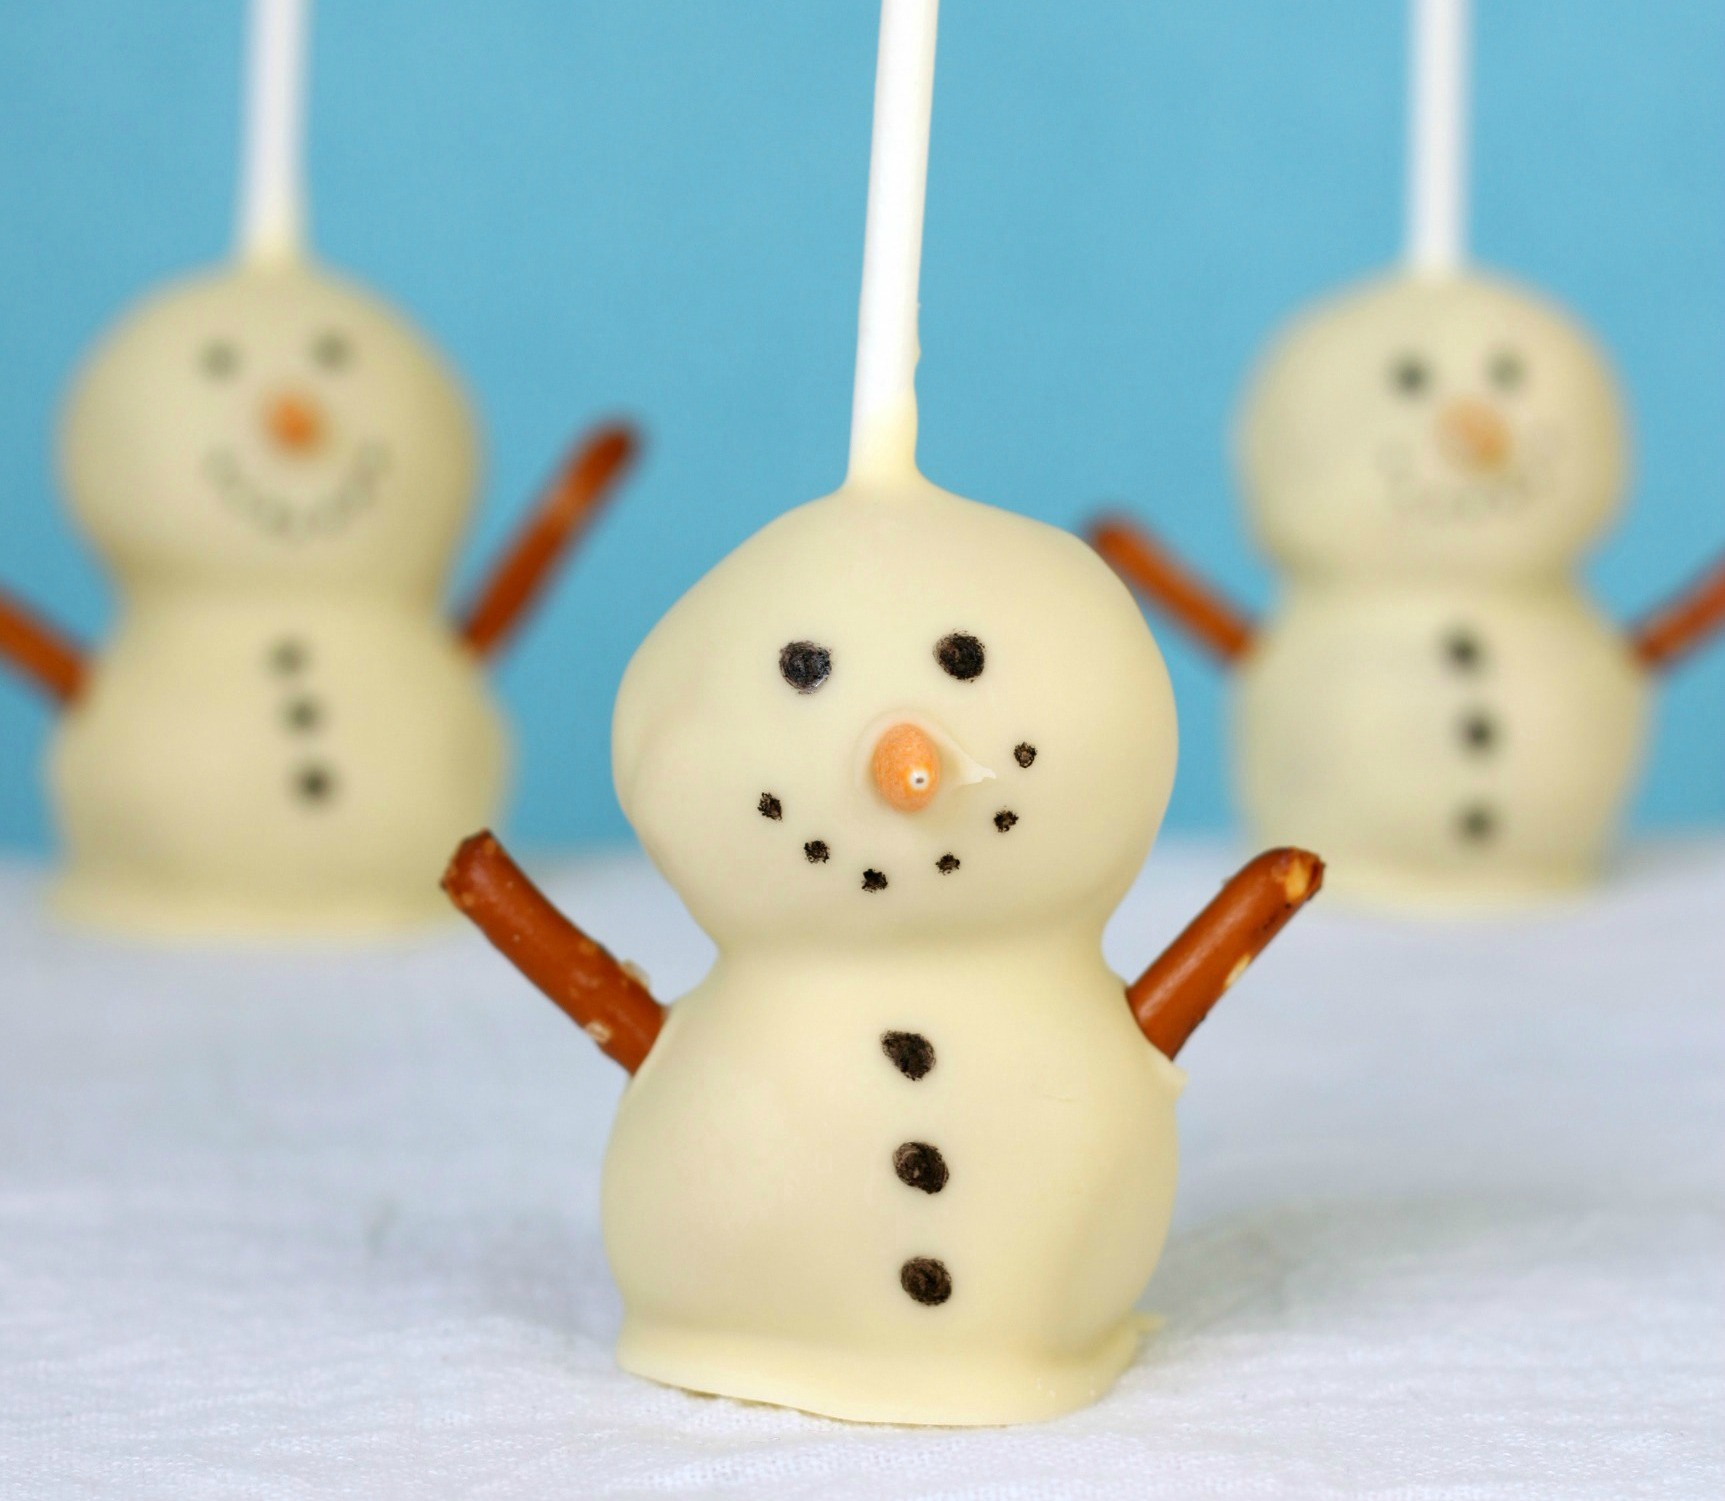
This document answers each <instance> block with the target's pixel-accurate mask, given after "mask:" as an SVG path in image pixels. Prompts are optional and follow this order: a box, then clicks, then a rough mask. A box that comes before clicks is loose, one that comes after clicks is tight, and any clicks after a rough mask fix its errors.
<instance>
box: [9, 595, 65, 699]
mask: <svg viewBox="0 0 1725 1501" xmlns="http://www.w3.org/2000/svg"><path fill="white" fill-rule="evenodd" d="M0 662H10V663H11V664H12V666H13V667H14V668H16V669H17V671H18V672H19V673H20V674H21V675H22V676H24V677H27V678H29V679H30V681H31V682H33V683H34V684H36V686H37V687H38V688H40V689H41V690H42V691H43V692H44V693H46V694H47V695H48V696H49V697H50V698H52V699H53V700H54V701H55V702H56V703H60V704H69V703H71V702H72V701H73V700H74V699H76V698H77V697H78V695H79V693H81V692H82V691H83V688H84V677H85V666H84V654H83V652H81V651H80V650H79V649H78V647H77V646H75V645H74V644H73V643H72V642H71V641H70V640H69V639H68V638H67V637H65V636H63V635H61V634H60V632H59V631H57V630H55V629H54V627H53V626H51V625H49V624H48V623H47V622H46V621H45V620H43V619H42V618H41V617H40V616H38V615H37V614H36V613H35V611H33V610H29V609H26V608H25V607H24V605H23V604H21V603H20V602H19V601H18V600H15V599H12V598H10V597H9V596H7V595H6V594H5V593H4V592H0Z"/></svg>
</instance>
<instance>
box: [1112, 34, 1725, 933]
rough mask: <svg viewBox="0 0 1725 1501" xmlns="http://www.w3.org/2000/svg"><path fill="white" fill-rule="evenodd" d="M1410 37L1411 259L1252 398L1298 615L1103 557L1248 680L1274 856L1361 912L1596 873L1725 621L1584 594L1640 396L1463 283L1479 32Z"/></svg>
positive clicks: (1714, 580) (1275, 543) (1540, 311)
mask: <svg viewBox="0 0 1725 1501" xmlns="http://www.w3.org/2000/svg"><path fill="white" fill-rule="evenodd" d="M1414 19H1415V24H1416V30H1417V41H1416V48H1415V55H1416V58H1417V63H1416V67H1415V94H1416V100H1415V107H1414V110H1413V119H1414V133H1413V143H1412V148H1413V149H1412V168H1413V170H1412V174H1411V175H1412V182H1413V189H1412V193H1411V195H1410V210H1411V212H1410V234H1409V242H1410V264H1409V266H1408V267H1407V269H1406V270H1405V271H1404V272H1403V273H1402V274H1400V275H1397V276H1393V277H1386V278H1384V279H1382V280H1378V281H1374V282H1371V283H1368V284H1367V285H1365V286H1363V287H1359V288H1356V289H1352V290H1350V291H1348V292H1346V293H1344V294H1342V295H1341V296H1339V297H1337V298H1335V299H1333V300H1331V301H1329V302H1327V303H1325V304H1323V305H1321V306H1320V307H1318V308H1317V309H1316V310H1315V311H1312V312H1309V313H1307V314H1306V315H1305V316H1303V317H1302V318H1301V319H1299V320H1298V321H1297V322H1296V323H1295V325H1294V326H1293V328H1292V329H1291V330H1289V331H1288V332H1287V333H1286V334H1284V335H1283V337H1282V338H1281V339H1280V341H1279V342H1278V343H1277V345H1276V346H1275V347H1274V349H1273V350H1272V351H1271V353H1270V355H1269V357H1268V358H1267V359H1266V360H1265V362H1264V364H1263V367H1262V368H1261V370H1260V371H1259V372H1258V375H1257V378H1256V380H1255V382H1254V383H1253V386H1252V389H1251V391H1250V394H1249V395H1248V396H1247V399H1246V403H1245V410H1244V416H1243V420H1242V422H1241V431H1240V451H1241V463H1242V468H1243V471H1244V475H1243V478H1244V490H1245V495H1246V501H1247V505H1248V508H1249V510H1250V513H1251V517H1252V521H1253V523H1254V526H1255V529H1256V531H1257V534H1258V537H1259V540H1260V541H1261V543H1262V545H1263V546H1264V548H1265V549H1266V551H1267V552H1268V553H1269V555H1270V557H1271V558H1272V560H1273V561H1274V562H1275V564H1276V565H1277V566H1278V567H1279V568H1280V569H1282V570H1283V571H1284V573H1285V582H1286V592H1285V596H1284V598H1283V601H1282V603H1281V604H1280V606H1279V607H1278V609H1277V611H1276V612H1275V614H1274V615H1273V616H1272V617H1271V618H1270V619H1269V620H1268V621H1267V622H1265V623H1263V624H1261V625H1260V624H1258V623H1255V622H1253V621H1251V620H1249V619H1248V618H1247V617H1246V615H1245V613H1244V612H1242V611H1241V610H1239V609H1238V608H1236V607H1235V606H1233V605H1231V604H1230V603H1229V602H1227V601H1226V600H1223V599H1222V598H1220V597H1219V596H1218V595H1217V594H1216V593H1215V591H1213V590H1212V589H1210V588H1209V587H1208V586H1207V585H1205V584H1203V583H1202V582H1200V581H1199V580H1197V579H1196V578H1194V577H1193V576H1192V575H1191V574H1189V573H1188V572H1187V571H1186V570H1185V569H1184V568H1182V567H1181V566H1180V565H1179V564H1177V563H1176V562H1175V561H1174V560H1173V559H1172V558H1171V557H1170V556H1169V555H1168V554H1167V553H1165V552H1164V551H1163V550H1162V549H1161V548H1160V547H1159V546H1158V545H1157V544H1156V543H1155V542H1154V541H1153V540H1152V539H1151V538H1150V537H1148V536H1147V535H1146V534H1145V533H1143V532H1142V531H1141V530H1139V529H1138V528H1136V527H1135V526H1134V525H1133V524H1132V523H1131V522H1129V521H1127V520H1125V519H1123V518H1118V517H1116V518H1109V519H1107V520H1105V521H1103V522H1101V523H1099V524H1098V525H1097V526H1096V528H1095V529H1094V531H1093V534H1092V535H1093V539H1094V540H1095V542H1096V545H1097V546H1098V547H1099V549H1100V550H1101V551H1102V553H1103V554H1104V556H1106V557H1107V558H1108V559H1109V560H1110V561H1111V562H1112V563H1113V564H1114V565H1115V566H1116V567H1117V568H1118V569H1119V571H1120V572H1121V574H1122V575H1123V576H1124V577H1125V578H1126V579H1127V580H1128V581H1129V582H1131V583H1132V584H1134V585H1135V586H1136V587H1137V588H1138V589H1139V590H1140V591H1141V592H1142V593H1143V594H1144V595H1145V596H1146V597H1147V598H1148V599H1150V600H1151V601H1152V603H1154V604H1156V605H1158V606H1160V607H1162V608H1163V609H1165V610H1166V611H1167V612H1168V613H1169V614H1170V615H1172V616H1173V617H1174V618H1175V619H1176V620H1178V621H1180V622H1181V623H1182V624H1183V625H1185V626H1186V627H1187V628H1189V629H1190V630H1191V631H1192V632H1193V634H1194V635H1195V636H1196V637H1197V639H1198V640H1199V641H1200V642H1202V643H1203V644H1205V645H1206V646H1208V647H1209V648H1211V649H1212V650H1213V651H1214V652H1215V654H1216V655H1217V656H1219V657H1220V658H1221V659H1222V660H1223V661H1225V662H1228V663H1230V664H1232V665H1233V667H1234V670H1235V674H1236V681H1235V690H1236V692H1235V706H1234V708H1235V712H1234V739H1235V760H1236V772H1237V780H1238V795H1239V798H1240V801H1241V803H1242V805H1243V807H1244V810H1245V812H1246V815H1247V817H1248V820H1249V821H1250V823H1251V825H1252V827H1253V829H1254V830H1255V832H1257V833H1258V834H1259V835H1261V836H1262V837H1265V838H1269V839H1276V840H1283V839H1287V840H1297V841H1301V842H1306V841H1309V842H1312V843H1314V844H1316V845H1318V847H1320V848H1321V849H1323V851H1324V853H1325V855H1326V857H1327V858H1328V859H1329V861H1330V864H1331V870H1332V874H1333V877H1334V880H1335V884H1336V885H1337V888H1338V889H1341V890H1344V891H1346V892H1349V893H1352V894H1355V895H1358V896H1362V897H1367V898H1369V899H1375V900H1380V901H1387V902H1391V903H1406V904H1415V905H1427V904H1435V905H1462V906H1465V905H1484V904H1493V903H1498V902H1502V901H1505V900H1509V901H1515V900H1520V899H1527V898H1532V897H1536V896H1538V895H1540V894H1542V893H1546V892H1549V891H1553V890H1558V889H1562V888H1564V887H1568V886H1573V885H1575V884H1577V883H1580V882H1582V881H1585V880H1587V879H1588V878H1590V877H1592V876H1593V875H1594V874H1595V873H1596V872H1597V870H1598V869H1599V866H1600V864H1601V862H1602V860H1603V859H1604V857H1605V855H1606V853H1607V852H1608V850H1609V848H1610V844H1611V840H1612V834H1613V831H1614V828H1615V826H1616V823H1617V820H1618V817H1619V814H1620V812H1621V809H1622V806H1623V804H1624V801H1625V799H1626V797H1627V795H1628V792H1629V789H1630V788H1631V786H1632V784H1633V780H1634V777H1635V773H1636V770H1637V767H1638V765H1639V763H1640V759H1641V752H1642V743H1643V740H1644V737H1645V733H1646V728H1645V727H1646V718H1647V697H1648V685H1649V678H1650V676H1651V675H1652V674H1653V673H1655V672H1657V671H1661V670H1664V669H1665V668H1667V667H1669V666H1670V665H1671V664H1672V663H1674V662H1675V661H1677V660H1678V659H1679V658H1680V657H1681V656H1682V655H1683V654H1684V653H1685V652H1687V651H1688V650H1690V649H1692V648H1693V647H1694V646H1696V645H1697V644H1699V643H1700V642H1701V641H1702V640H1704V639H1705V638H1706V636H1707V635H1708V634H1710V633H1711V632H1713V631H1714V630H1716V629H1717V628H1718V627H1719V625H1720V624H1721V622H1725V564H1721V565H1718V566H1716V567H1715V569H1714V571H1713V572H1712V573H1711V574H1710V575H1708V576H1707V577H1705V578H1703V579H1702V580H1700V582H1699V583H1698V584H1697V585H1696V586H1695V587H1694V588H1692V589H1691V590H1690V591H1689V592H1688V593H1686V594H1685V595H1683V596H1682V597H1681V598H1680V599H1678V600H1677V601H1676V602H1675V603H1674V604H1672V605H1671V606H1670V607H1668V608H1667V609H1666V610H1663V611H1661V612H1659V613H1658V614H1656V615H1655V616H1652V617H1650V618H1649V619H1648V620H1647V621H1645V622H1643V623H1642V624H1641V625H1640V626H1638V627H1636V628H1634V629H1631V630H1627V631H1626V630H1624V629H1623V628H1621V627H1619V626H1618V625H1616V624H1615V623H1613V622H1611V621H1609V620H1607V619H1606V618H1604V616H1602V614H1601V613H1600V612H1599V610H1598V608H1597V607H1596V606H1595V605H1594V604H1593V603H1592V602H1591V601H1590V600H1589V599H1588V598H1587V597H1586V595H1585V594H1584V593H1583V591H1582V588H1581V586H1580V584H1579V583H1578V581H1577V580H1576V578H1575V576H1574V569H1575V567H1576V564H1577V563H1578V562H1579V560H1580V559H1581V557H1582V555H1583V554H1584V552H1585V550H1586V548H1587V546H1588V544H1589V543H1590V542H1591V541H1592V540H1593V539H1594V538H1595V536H1596V535H1597V534H1598V533H1599V531H1600V530H1601V529H1602V528H1603V526H1604V525H1605V523H1606V522H1607V520H1608V519H1609V517H1610V516H1611V513H1612V512H1613V511H1614V510H1615V509H1616V507H1617V505H1618V502H1619V498H1620V496H1621V493H1622V490H1623V485H1624V468H1625V458H1624V451H1625V435H1624V426H1625V424H1624V417H1623V410H1622V403H1621V400H1620V397H1619V395H1618V391H1617V387H1616V382H1615V380H1614V378H1613V376H1612V373H1611V370H1610V368H1609V366H1608V365H1607V363H1606V360H1605V357H1604V356H1603V354H1602V353H1601V352H1600V350H1599V349H1598V347H1597V346H1596V345H1595V343H1594V341H1593V340H1592V339H1591V338H1590V337H1589V336H1588V334H1587V333H1586V332H1585V331H1584V330H1583V329H1582V328H1580V327H1579V326H1578V325H1577V324H1576V323H1575V322H1574V320H1573V319H1571V318H1570V317H1569V316H1568V315H1567V314H1565V313H1564V312H1563V311H1561V310H1560V309H1559V308H1557V307H1556V306H1554V305H1553V304H1552V303H1550V302H1549V301H1547V300H1546V299H1544V298H1543V297H1540V296H1539V295H1537V294H1535V293H1533V292H1531V291H1529V290H1527V289H1525V288H1522V287H1519V286H1516V285H1514V284H1512V283H1510V282H1508V281H1504V280H1501V279H1499V278H1496V277H1493V276H1488V275H1485V274H1482V273H1480V272H1478V271H1476V270H1473V269H1471V268H1468V267H1466V266H1465V265H1464V264H1463V259H1462V255H1461V239H1462V236H1461V218H1462V201H1463V182H1462V179H1463V172H1462V163H1463V149H1462V121H1463V118H1464V110H1463V105H1462V92H1463V79H1464V73H1465V70H1464V44H1465V21H1466V15H1465V7H1464V5H1462V4H1461V3H1459V0H1419V3H1417V4H1416V6H1415V16H1414Z"/></svg>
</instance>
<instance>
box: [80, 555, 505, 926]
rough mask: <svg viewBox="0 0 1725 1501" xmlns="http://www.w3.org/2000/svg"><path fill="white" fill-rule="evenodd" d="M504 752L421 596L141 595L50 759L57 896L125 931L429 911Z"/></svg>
mask: <svg viewBox="0 0 1725 1501" xmlns="http://www.w3.org/2000/svg"><path fill="white" fill-rule="evenodd" d="M504 762H505V749H504V737H503V732H502V727H501V723H500V720H499V718H498V715H497V713H496V711H495V709H494V708H493V706H492V704H491V702H490V695H489V693H488V691H487V688H486V685H485V683H484V681H483V679H482V677H481V674H480V671H479V668H478V665H477V663H476V661H475V660H474V658H473V657H472V655H471V654H470V653H469V652H467V651H466V650H464V649H463V648H462V647H461V646H460V645H459V644H458V643H457V642H456V640H455V639H454V637H453V635H452V633H451V632H450V630H449V628H448V625H447V623H446V622H445V621H443V620H441V619H440V618H438V617H437V616H436V615H435V614H434V613H433V612H432V611H431V610H429V609H427V608H426V607H424V606H423V605H419V604H416V603H414V602H412V601H398V600H390V599H378V598H373V597H368V596H366V595H359V596H356V597H350V598H340V597H327V596H313V597H310V598H306V599H300V600H296V599H294V598H292V597H291V596H285V597H266V598H262V599H248V598H244V597H239V598H234V597H224V596H221V595H206V594H202V593H200V592H198V591H182V590H177V589H176V590H168V591H161V592H158V593H157V594H154V595H145V596H143V597H141V598H137V599H134V600H132V601H130V602H129V603H128V607H127V609H126V610H125V613H124V616H123V618H122V622H121V624H120V627H119V629H118V630H117V632H116V633H115V634H114V636H113V637H112V639H111V640H110V642H109V643H108V645H107V647H106V649H105V651H104V653H103V655H102V658H101V660H100V662H99V664H98V666H97V668H96V670H95V671H94V673H93V674H92V677H91V681H90V683H89V685H88V688H87V691H86V693H85V694H84V696H83V697H82V699H81V700H80V702H79V703H78V704H77V705H76V706H75V708H74V709H73V710H72V711H71V712H70V713H69V714H68V715H67V717H66V719H65V721H64V722H63V724H62V725H61V728H60V732H59V735H58V737H57V740H56V743H55V744H54V746H53V748H52V750H51V753H50V762H49V765H50V778H51V782H52V790H53V794H54V799H55V803H56V806H57V808H58V811H59V816H60V822H61V826H62V828H63V831H64V834H65V839H66V845H67V851H68V856H69V862H68V874H67V877H66V879H65V881H64V883H63V885H62V888H61V892H60V899H61V904H62V906H63V907H64V908H65V909H66V910H67V911H68V912H69V913H70V914H72V915H74V916H76V917H79V918H81V919H85V920H88V921H91V922H96V923H99V924H101V925H103V926H106V927H110V928H117V929H123V930H133V931H143V932H174V931H184V932H188V933H196V932H204V931H226V930H232V929H235V928H252V929H255V930H258V931H261V932H267V931H269V930H270V929H271V928H273V927H279V928H280V930H281V931H283V932H290V931H306V930H315V931H319V932H331V933H334V932H341V931H344V930H355V931H361V930H364V929H367V928H373V927H383V926H392V925H395V924H399V923H411V922H415V921H425V920H430V919H432V918H433V917H435V916H438V915H439V913H438V908H437V904H436V898H437V896H438V893H437V891H436V889H435V888H434V887H433V886H432V885H431V884H430V883H429V882H427V881H426V880H425V879H424V876H425V872H426V871H428V870H434V869H435V868H436V865H437V861H438V860H439V858H440V857H441V856H442V854H443V853H444V852H445V851H446V850H447V848H448V846H449V844H450V841H451V840H452V839H455V838H458V837H459V836H460V832H461V831H462V830H463V829H467V828H471V827H472V826H473V825H474V824H475V823H477V822H482V821H483V820H484V819H486V818H487V817H489V816H490V815H491V813H492V811H493V810H494V809H495V807H496V805H497V802H498V800H499V798H500V795H501V788H502V782H503V776H504Z"/></svg>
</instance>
